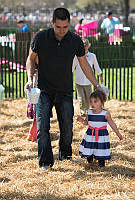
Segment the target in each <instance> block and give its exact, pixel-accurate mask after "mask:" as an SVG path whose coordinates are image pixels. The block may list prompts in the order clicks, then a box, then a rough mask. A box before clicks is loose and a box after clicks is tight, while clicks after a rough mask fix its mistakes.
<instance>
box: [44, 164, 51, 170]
mask: <svg viewBox="0 0 135 200" xmlns="http://www.w3.org/2000/svg"><path fill="white" fill-rule="evenodd" d="M50 168H51V167H50V166H49V165H44V166H42V169H43V170H44V171H45V170H47V169H50Z"/></svg>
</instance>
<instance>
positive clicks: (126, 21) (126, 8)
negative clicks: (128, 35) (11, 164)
mask: <svg viewBox="0 0 135 200" xmlns="http://www.w3.org/2000/svg"><path fill="white" fill-rule="evenodd" d="M129 1H130V0H124V4H125V9H124V14H125V25H126V26H128V16H129Z"/></svg>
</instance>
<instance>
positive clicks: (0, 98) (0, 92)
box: [0, 84, 5, 105]
mask: <svg viewBox="0 0 135 200" xmlns="http://www.w3.org/2000/svg"><path fill="white" fill-rule="evenodd" d="M4 90H5V88H4V87H3V85H2V84H0V105H1V104H2V102H3V97H4Z"/></svg>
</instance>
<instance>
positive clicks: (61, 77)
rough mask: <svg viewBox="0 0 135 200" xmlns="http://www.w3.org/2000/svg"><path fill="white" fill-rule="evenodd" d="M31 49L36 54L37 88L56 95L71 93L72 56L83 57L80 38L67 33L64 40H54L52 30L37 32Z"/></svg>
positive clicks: (83, 52)
mask: <svg viewBox="0 0 135 200" xmlns="http://www.w3.org/2000/svg"><path fill="white" fill-rule="evenodd" d="M31 49H32V51H34V52H35V53H37V54H38V58H39V67H38V87H39V88H40V89H41V90H47V91H52V92H58V93H68V92H71V91H73V80H72V63H73V58H74V56H75V55H76V56H79V57H80V56H84V55H85V49H84V45H83V42H82V40H81V38H80V37H79V36H78V35H76V34H74V33H72V32H70V31H68V32H67V34H66V35H65V36H64V38H63V39H62V40H61V41H59V40H57V39H56V37H55V34H54V29H52V28H51V29H48V30H43V31H40V32H38V33H37V34H36V35H35V36H34V38H33V39H32V42H31Z"/></svg>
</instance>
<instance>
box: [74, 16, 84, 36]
mask: <svg viewBox="0 0 135 200" xmlns="http://www.w3.org/2000/svg"><path fill="white" fill-rule="evenodd" d="M82 22H83V19H80V20H79V23H78V24H76V25H75V31H76V34H77V35H80V36H81V35H82Z"/></svg>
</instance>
